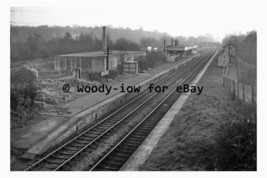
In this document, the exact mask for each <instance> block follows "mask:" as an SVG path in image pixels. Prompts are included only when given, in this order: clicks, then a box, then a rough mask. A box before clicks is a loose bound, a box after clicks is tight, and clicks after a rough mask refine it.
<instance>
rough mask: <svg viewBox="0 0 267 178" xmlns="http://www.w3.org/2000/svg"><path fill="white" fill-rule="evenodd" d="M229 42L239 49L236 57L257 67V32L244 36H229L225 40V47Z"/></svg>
mask: <svg viewBox="0 0 267 178" xmlns="http://www.w3.org/2000/svg"><path fill="white" fill-rule="evenodd" d="M229 41H230V42H231V43H232V44H234V45H236V47H237V50H236V56H238V57H240V58H241V59H242V60H244V61H246V62H248V63H250V64H252V65H255V66H256V65H257V32H256V31H251V32H248V33H247V34H244V35H243V34H239V35H228V36H226V37H225V38H224V39H223V44H224V45H225V44H227V43H229Z"/></svg>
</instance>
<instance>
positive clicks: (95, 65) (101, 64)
mask: <svg viewBox="0 0 267 178" xmlns="http://www.w3.org/2000/svg"><path fill="white" fill-rule="evenodd" d="M105 70H106V59H105V58H93V59H92V72H103V71H105Z"/></svg>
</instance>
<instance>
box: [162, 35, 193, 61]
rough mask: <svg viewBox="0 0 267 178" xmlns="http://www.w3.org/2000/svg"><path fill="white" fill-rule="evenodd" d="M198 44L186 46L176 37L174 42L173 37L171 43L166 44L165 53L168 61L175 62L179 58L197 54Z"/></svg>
mask: <svg viewBox="0 0 267 178" xmlns="http://www.w3.org/2000/svg"><path fill="white" fill-rule="evenodd" d="M196 49H197V45H194V46H185V45H181V44H179V41H178V40H177V39H176V40H175V41H174V43H173V39H172V42H171V45H169V46H166V49H165V54H166V58H167V61H168V62H175V61H177V59H179V58H181V57H184V56H187V55H191V54H196Z"/></svg>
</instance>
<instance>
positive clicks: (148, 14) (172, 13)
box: [10, 0, 262, 41]
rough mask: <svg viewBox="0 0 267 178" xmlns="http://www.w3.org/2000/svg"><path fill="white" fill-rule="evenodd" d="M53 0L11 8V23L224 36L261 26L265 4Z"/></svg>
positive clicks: (244, 0)
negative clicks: (258, 13)
mask: <svg viewBox="0 0 267 178" xmlns="http://www.w3.org/2000/svg"><path fill="white" fill-rule="evenodd" d="M49 2H50V1H47V3H42V4H37V6H32V4H31V6H27V4H26V5H25V4H23V6H22V7H21V6H14V7H11V8H10V20H11V24H12V25H30V26H38V25H48V26H53V25H58V26H66V25H69V26H73V25H79V26H102V25H111V26H113V27H129V28H131V29H139V28H141V27H142V28H143V29H144V30H149V31H155V30H157V31H159V32H167V33H168V34H170V35H172V36H195V37H196V36H199V35H205V34H207V33H211V34H213V36H214V37H215V38H216V39H217V40H219V41H220V40H221V39H222V38H223V37H224V36H225V35H227V34H238V33H246V32H248V31H252V30H257V25H258V23H261V22H260V19H259V18H258V15H257V11H258V10H259V9H262V6H261V3H260V2H262V1H260V0H259V1H257V0H194V1H193V0H186V1H185V0H175V1H174V0H161V1H158V0H154V1H153V0H152V1H147V0H146V1H140V0H135V1H132V0H128V1H125V0H124V1H123V0H115V1H111V0H107V1H102V0H98V1H94V0H93V1H92V0H90V1H82V0H75V1H67V3H52V5H53V7H51V3H49ZM60 2H62V1H60ZM64 2H66V1H64ZM257 2H258V3H257ZM33 5H36V4H34V3H33Z"/></svg>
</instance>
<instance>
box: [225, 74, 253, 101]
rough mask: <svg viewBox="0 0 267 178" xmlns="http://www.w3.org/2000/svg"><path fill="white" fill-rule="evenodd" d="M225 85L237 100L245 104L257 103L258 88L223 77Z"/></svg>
mask: <svg viewBox="0 0 267 178" xmlns="http://www.w3.org/2000/svg"><path fill="white" fill-rule="evenodd" d="M223 85H224V86H226V87H227V88H228V89H229V90H230V91H231V93H232V94H233V95H235V97H236V98H238V99H240V100H241V101H243V102H245V103H257V88H256V87H254V86H252V85H246V84H243V83H241V82H237V81H235V80H231V79H229V78H227V77H223Z"/></svg>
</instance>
